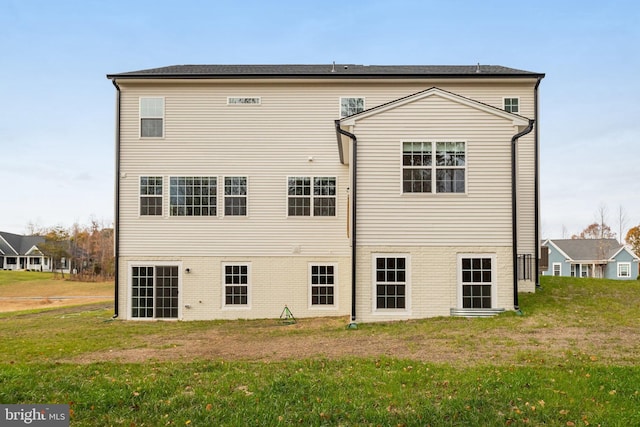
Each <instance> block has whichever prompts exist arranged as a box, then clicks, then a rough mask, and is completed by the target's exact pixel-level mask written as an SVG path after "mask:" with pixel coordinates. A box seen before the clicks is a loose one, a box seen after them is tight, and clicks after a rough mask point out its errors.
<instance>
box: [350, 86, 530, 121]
mask: <svg viewBox="0 0 640 427" xmlns="http://www.w3.org/2000/svg"><path fill="white" fill-rule="evenodd" d="M430 97H440V98H443V99H447V100H449V101H452V102H455V103H458V104H462V105H465V106H467V107H471V108H474V109H476V110H480V111H483V112H485V113H488V114H492V115H494V116H497V117H500V118H503V119H505V120H510V121H511V122H512V123H513V125H514V126H521V127H524V126H527V125H528V124H529V120H528V119H527V118H525V117H522V116H520V115H518V114H513V113H509V112H507V111H505V110H501V109H500V108H496V107H493V106H491V105H488V104H484V103H482V102H478V101H475V100H473V99H471V98H466V97H464V96H461V95H458V94H455V93H453V92H449V91H446V90H443V89H440V88H437V87H432V88H429V89H426V90H423V91H420V92H417V93H414V94H412V95H409V96H405V97H403V98H399V99H396V100H394V101H391V102H388V103H386V104H382V105H379V106H376V107H373V108H370V109H368V110H364V111H362V112H360V113H357V114H354V115H352V116H348V117H345V118H343V119H341V120H340V124H342V125H346V126H350V125H355V124H356V122H357V121H358V120H362V119H366V118H368V117H371V116H374V115H376V114H380V113H384V112H385V111H389V110H392V109H394V108H398V107H401V106H403V105H406V104H409V103H412V102H416V101H419V100H423V99H428V98H430Z"/></svg>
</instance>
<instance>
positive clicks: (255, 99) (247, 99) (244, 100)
mask: <svg viewBox="0 0 640 427" xmlns="http://www.w3.org/2000/svg"><path fill="white" fill-rule="evenodd" d="M261 104H262V98H260V97H259V96H229V97H227V105H261Z"/></svg>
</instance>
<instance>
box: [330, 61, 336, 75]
mask: <svg viewBox="0 0 640 427" xmlns="http://www.w3.org/2000/svg"><path fill="white" fill-rule="evenodd" d="M331 72H332V73H335V72H336V61H333V66H332V67H331Z"/></svg>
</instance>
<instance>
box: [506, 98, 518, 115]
mask: <svg viewBox="0 0 640 427" xmlns="http://www.w3.org/2000/svg"><path fill="white" fill-rule="evenodd" d="M504 109H505V111H508V112H509V113H515V114H518V113H520V98H504Z"/></svg>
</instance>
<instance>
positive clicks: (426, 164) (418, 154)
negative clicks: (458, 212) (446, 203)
mask: <svg viewBox="0 0 640 427" xmlns="http://www.w3.org/2000/svg"><path fill="white" fill-rule="evenodd" d="M466 158H467V156H466V143H465V142H463V141H435V142H434V141H419V142H415V141H411V142H403V143H402V192H403V193H405V194H407V193H464V192H465V191H466V167H467V166H466V163H467V161H466Z"/></svg>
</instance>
